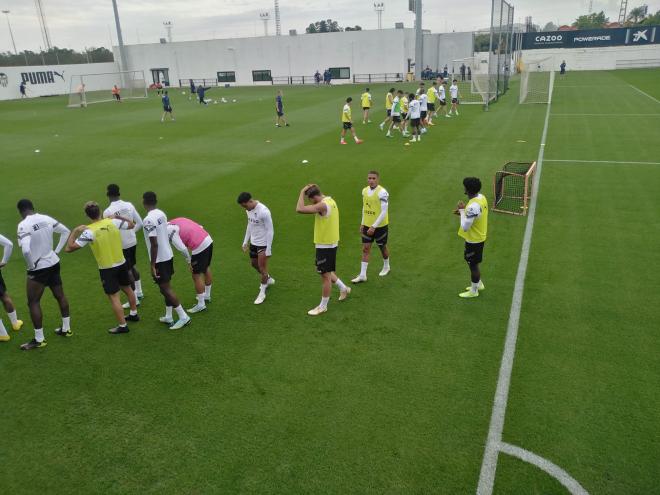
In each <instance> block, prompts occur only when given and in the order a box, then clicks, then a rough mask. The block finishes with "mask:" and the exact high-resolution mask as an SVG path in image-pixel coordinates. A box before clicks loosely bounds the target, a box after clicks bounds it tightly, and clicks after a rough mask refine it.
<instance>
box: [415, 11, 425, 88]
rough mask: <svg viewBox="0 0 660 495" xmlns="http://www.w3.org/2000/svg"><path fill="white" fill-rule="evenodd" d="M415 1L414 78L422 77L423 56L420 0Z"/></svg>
mask: <svg viewBox="0 0 660 495" xmlns="http://www.w3.org/2000/svg"><path fill="white" fill-rule="evenodd" d="M414 2H415V79H421V78H422V65H423V62H422V58H424V35H423V32H422V0H414Z"/></svg>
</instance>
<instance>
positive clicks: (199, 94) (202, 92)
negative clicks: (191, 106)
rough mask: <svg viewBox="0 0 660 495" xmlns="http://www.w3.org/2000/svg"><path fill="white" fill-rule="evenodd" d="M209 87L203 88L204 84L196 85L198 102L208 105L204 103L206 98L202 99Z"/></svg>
mask: <svg viewBox="0 0 660 495" xmlns="http://www.w3.org/2000/svg"><path fill="white" fill-rule="evenodd" d="M208 89H211V88H205V87H204V86H201V85H200V86H197V97H198V98H199V103H200V104H203V105H208V103H206V100H204V95H205V94H206V91H207V90H208Z"/></svg>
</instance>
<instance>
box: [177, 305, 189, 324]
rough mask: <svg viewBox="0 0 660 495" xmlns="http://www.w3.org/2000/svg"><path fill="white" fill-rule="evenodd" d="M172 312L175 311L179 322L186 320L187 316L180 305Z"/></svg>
mask: <svg viewBox="0 0 660 495" xmlns="http://www.w3.org/2000/svg"><path fill="white" fill-rule="evenodd" d="M174 310H175V311H176V314H177V315H178V316H179V319H180V320H185V319H186V318H188V315H187V314H186V312H185V310H184V309H183V306H181V305H180V304H179V305H178V306H177V307H176V308H174Z"/></svg>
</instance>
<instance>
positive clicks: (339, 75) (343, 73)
mask: <svg viewBox="0 0 660 495" xmlns="http://www.w3.org/2000/svg"><path fill="white" fill-rule="evenodd" d="M328 70H329V71H330V74H331V75H332V78H333V79H350V78H351V69H350V67H330V69H328Z"/></svg>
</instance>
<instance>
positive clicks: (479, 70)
mask: <svg viewBox="0 0 660 495" xmlns="http://www.w3.org/2000/svg"><path fill="white" fill-rule="evenodd" d="M451 78H452V80H453V79H456V80H457V81H458V83H457V86H458V90H459V93H460V101H461V104H468V105H470V104H473V105H475V104H479V105H488V103H489V102H490V101H492V100H494V99H495V89H494V83H493V76H492V75H491V74H489V70H488V61H487V60H482V59H481V58H480V57H479V56H474V57H466V58H459V59H456V60H452V74H451ZM448 84H451V81H449V82H448Z"/></svg>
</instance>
